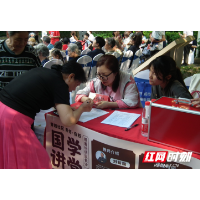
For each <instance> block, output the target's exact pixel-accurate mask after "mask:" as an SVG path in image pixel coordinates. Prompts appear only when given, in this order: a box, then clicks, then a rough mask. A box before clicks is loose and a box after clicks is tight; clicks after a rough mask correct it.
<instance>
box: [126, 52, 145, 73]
mask: <svg viewBox="0 0 200 200" xmlns="http://www.w3.org/2000/svg"><path fill="white" fill-rule="evenodd" d="M141 55H142V49H139V50H137V51H136V53H135V55H134V57H133V61H132V64H131V67H130V68H129V69H128V73H130V74H133V71H134V70H135V69H136V68H137V67H138V66H139V61H140V57H141Z"/></svg>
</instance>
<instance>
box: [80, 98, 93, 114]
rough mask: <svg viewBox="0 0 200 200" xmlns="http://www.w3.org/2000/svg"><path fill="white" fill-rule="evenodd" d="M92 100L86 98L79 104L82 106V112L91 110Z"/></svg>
mask: <svg viewBox="0 0 200 200" xmlns="http://www.w3.org/2000/svg"><path fill="white" fill-rule="evenodd" d="M93 104H94V102H93V101H92V100H86V101H85V102H84V103H82V104H81V106H80V107H82V108H83V112H90V111H91V110H92V106H93Z"/></svg>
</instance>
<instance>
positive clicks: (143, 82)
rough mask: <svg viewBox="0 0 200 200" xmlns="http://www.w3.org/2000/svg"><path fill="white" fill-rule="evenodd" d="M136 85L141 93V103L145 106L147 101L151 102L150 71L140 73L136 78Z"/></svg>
mask: <svg viewBox="0 0 200 200" xmlns="http://www.w3.org/2000/svg"><path fill="white" fill-rule="evenodd" d="M134 80H135V83H136V85H137V88H138V91H139V93H140V102H141V103H142V106H143V107H144V106H145V101H150V98H151V85H150V84H149V70H148V69H147V70H144V71H140V72H138V73H137V74H136V75H135V76H134Z"/></svg>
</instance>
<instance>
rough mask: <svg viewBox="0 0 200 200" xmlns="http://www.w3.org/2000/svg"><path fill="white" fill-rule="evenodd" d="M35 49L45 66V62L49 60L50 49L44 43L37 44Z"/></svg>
mask: <svg viewBox="0 0 200 200" xmlns="http://www.w3.org/2000/svg"><path fill="white" fill-rule="evenodd" d="M35 51H36V53H37V55H38V57H39V59H40V61H41V64H42V66H44V64H45V63H46V62H48V61H49V58H48V57H49V49H48V48H47V46H46V45H44V44H38V45H37V46H35Z"/></svg>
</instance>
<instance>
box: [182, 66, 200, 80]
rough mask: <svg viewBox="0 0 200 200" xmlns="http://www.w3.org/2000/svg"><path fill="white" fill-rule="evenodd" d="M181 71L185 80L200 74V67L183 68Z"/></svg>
mask: <svg viewBox="0 0 200 200" xmlns="http://www.w3.org/2000/svg"><path fill="white" fill-rule="evenodd" d="M180 70H181V73H182V76H183V79H185V78H187V77H189V76H193V75H194V74H199V73H200V67H194V65H190V66H182V67H181V69H180Z"/></svg>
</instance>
